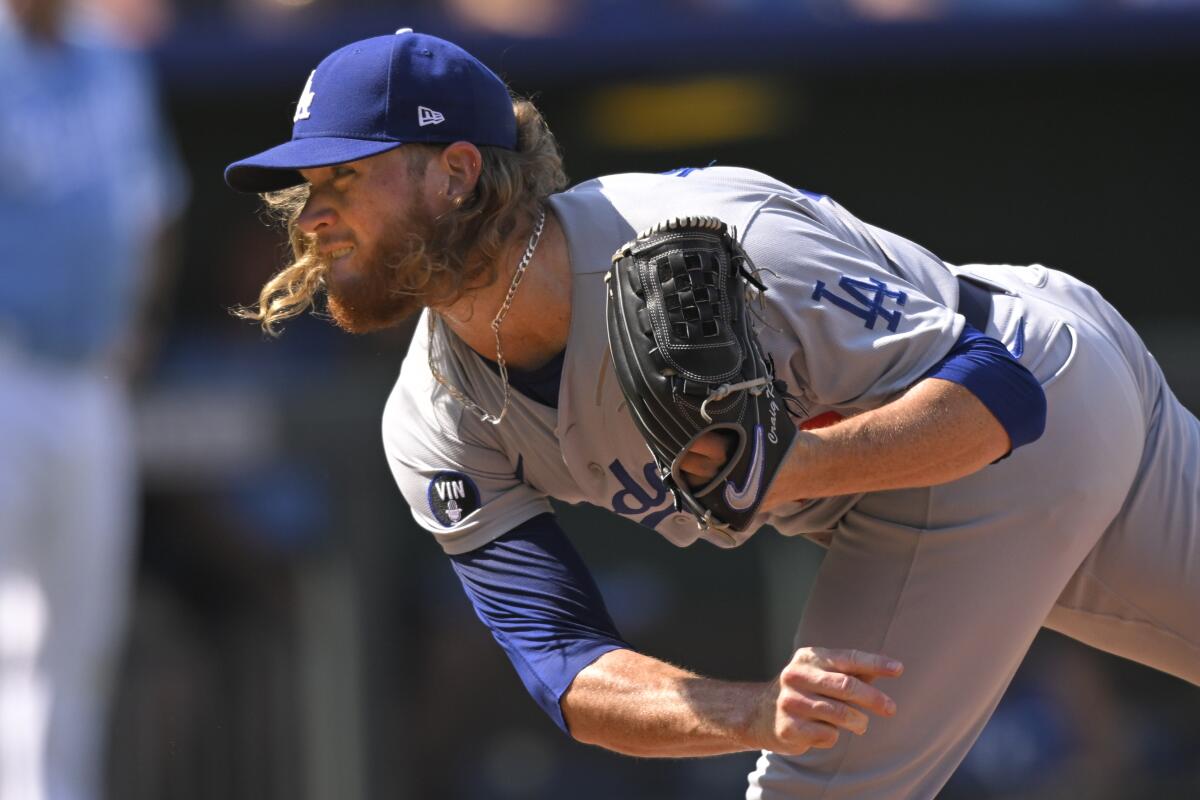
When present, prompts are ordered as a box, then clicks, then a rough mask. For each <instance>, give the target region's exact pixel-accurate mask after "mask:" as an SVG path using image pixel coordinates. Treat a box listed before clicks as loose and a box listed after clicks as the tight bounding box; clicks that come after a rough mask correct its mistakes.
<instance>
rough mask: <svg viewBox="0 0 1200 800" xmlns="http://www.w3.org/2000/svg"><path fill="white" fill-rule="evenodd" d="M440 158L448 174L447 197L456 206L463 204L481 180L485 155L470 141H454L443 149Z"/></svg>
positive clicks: (442, 166) (443, 168) (444, 170)
mask: <svg viewBox="0 0 1200 800" xmlns="http://www.w3.org/2000/svg"><path fill="white" fill-rule="evenodd" d="M438 160H439V162H440V164H439V166H441V168H442V171H443V172H444V173H445V175H446V198H447V199H448V200H449V201H450V203H452V204H453V205H455V206H457V205H460V204H462V203H463V202H465V201H466V198H467V197H469V196H470V195H471V193H472V192H474V191H475V185H476V184H477V183H478V182H479V172H480V170H481V169H482V168H483V155H482V154H481V153H480V152H479V148H478V147H476V146H475V145H473V144H471V143H470V142H454V143H453V144H450V145H447V146H446V148H445V149H443V150H442V152H441V154H440V155H439V157H438Z"/></svg>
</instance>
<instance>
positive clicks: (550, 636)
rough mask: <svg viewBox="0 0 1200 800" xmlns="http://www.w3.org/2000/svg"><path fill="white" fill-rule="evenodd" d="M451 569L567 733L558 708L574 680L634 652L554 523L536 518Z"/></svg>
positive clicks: (523, 677) (525, 680)
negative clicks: (607, 658)
mask: <svg viewBox="0 0 1200 800" xmlns="http://www.w3.org/2000/svg"><path fill="white" fill-rule="evenodd" d="M450 563H451V565H452V566H453V567H454V571H455V573H457V574H458V578H459V580H460V581H462V585H463V588H464V589H465V590H466V592H467V597H468V598H469V599H470V600H471V604H472V605H473V606H474V607H475V613H476V614H477V615H479V619H480V620H482V621H483V624H484V625H486V626H487V627H488V629H490V630H491V632H492V636H494V637H495V639H496V641H497V642H498V643H499V644H500V647H502V648H503V649H504V652H505V653H506V654H507V655H508V658H509V660H510V661H512V664H513V666H514V667H515V668H516V670H517V674H518V675H519V676H520V678H521V682H522V683H524V684H525V688H526V689H527V690H528V691H529V693H530V694H531V695H532V696H533V699H534V700H535V701H537V704H538V705H539V706H541V708H542V710H543V711H545V712H546V713H547V714H548V715H550V718H551V719H552V720H553V721H554V723H555V724H556V725H558V727H560V728H562V730H563V731H564V732H566V733H568V734H569V733H570V731H569V730H568V729H567V723H566V721H565V720H564V719H563V714H562V708H561V707H560V705H559V701H560V700H561V699H562V695H563V693H564V692H566V690H567V688H568V687H569V686H570V685H571V681H573V680H574V679H575V676H576V675H577V674H578V673H579V671H580V670H582V669H583V668H584V667H586V666H588V665H589V664H591V663H592V662H593V661H595V660H596V659H597V658H599V657H600V656H601V655H603V654H604V653H607V652H608V651H610V650H617V649H621V648H628V647H629V645H628V644H626V643H625V642H624V640H622V639H621V635H620V634H619V633H617V629H616V626H615V625H614V624H613V621H612V618H611V617H609V614H608V610H607V609H606V608H605V607H604V600H603V599H602V598H601V596H600V590H599V588H598V587H597V586H596V582H595V581H594V580H593V579H592V576H591V574H590V573H589V572H588V570H587V567H586V566H585V565H584V563H583V559H581V558H580V557H579V554H578V552H576V550H575V548H574V547H573V546H572V545H571V542H570V541H569V540H568V539H567V537H566V535H565V534H564V533H563V531H562V529H561V528H559V526H558V524H557V523H556V522H555V521H554V516H553V515H551V514H541V515H538V516H536V517H534V518H533V519H530V520H528V521H526V522H523V523H521V524H520V525H518V526H517V527H516V528H514V529H513V530H511V531H509V532H508V533H506V534H505V535H504V536H501V537H500V538H499V539H496V540H494V541H492V542H489V543H488V544H486V545H484V546H483V547H480V548H478V549H476V550H472V551H471V552H469V553H462V554H460V555H452V556H450Z"/></svg>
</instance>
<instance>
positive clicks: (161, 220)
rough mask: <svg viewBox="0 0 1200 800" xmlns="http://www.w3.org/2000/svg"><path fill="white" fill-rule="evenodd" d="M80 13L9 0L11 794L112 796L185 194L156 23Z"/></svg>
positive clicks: (0, 327)
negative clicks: (110, 720) (160, 332)
mask: <svg viewBox="0 0 1200 800" xmlns="http://www.w3.org/2000/svg"><path fill="white" fill-rule="evenodd" d="M83 10H84V9H79V8H75V7H68V4H67V3H66V2H65V0H0V231H2V233H0V237H2V238H3V241H4V243H5V251H6V252H5V255H6V260H5V265H6V274H5V276H4V281H3V283H2V284H0V417H2V418H3V420H4V432H3V436H2V442H3V446H0V800H43V798H45V799H47V800H92V799H93V798H97V797H99V796H100V795H101V786H102V781H101V777H102V776H101V773H102V769H101V765H102V755H103V741H104V729H105V710H106V706H107V703H108V699H109V694H110V684H111V678H112V668H113V665H114V662H115V660H116V656H117V655H118V652H119V647H118V645H119V643H120V634H121V631H122V628H123V624H122V623H123V619H124V609H125V604H126V598H127V593H128V588H129V586H128V584H129V568H130V564H131V555H132V544H133V541H134V531H135V527H136V524H135V523H136V517H137V513H136V508H137V504H136V500H137V482H136V472H135V457H134V452H133V442H132V437H131V420H130V404H129V383H130V380H131V378H132V376H133V374H134V372H135V370H136V367H137V364H138V362H139V360H140V358H139V353H141V352H143V348H144V343H145V339H144V337H142V336H140V335H139V334H140V333H141V331H140V330H139V328H140V327H141V326H140V323H139V322H138V320H139V318H140V316H141V311H142V310H143V308H144V307H145V301H146V299H147V298H148V296H149V295H150V294H151V292H152V290H153V287H154V286H155V285H156V281H155V279H154V278H153V276H154V275H155V274H156V272H157V271H158V266H159V265H158V263H157V261H158V260H159V258H158V256H159V250H160V247H161V244H162V242H163V241H164V236H163V234H164V231H165V229H166V226H167V224H168V223H169V222H170V221H171V220H172V218H173V217H175V216H176V215H177V213H178V212H179V210H180V207H181V198H182V195H183V191H182V188H183V187H182V178H181V173H180V168H179V166H178V164H177V162H176V160H175V159H174V155H173V150H172V148H171V145H170V144H169V143H168V141H167V139H166V137H165V135H164V131H163V127H162V123H161V120H160V116H159V111H158V108H157V101H156V97H155V91H154V86H153V81H152V79H151V76H150V74H149V71H148V67H147V65H146V63H145V61H144V59H143V57H142V56H141V55H140V54H139V53H138V52H137V51H136V50H135V49H133V48H132V47H131V46H130V45H132V44H134V43H138V42H143V41H145V38H146V37H145V35H144V34H145V33H146V31H149V30H151V28H148V27H147V28H143V29H142V30H141V32H138V33H136V35H131V36H129V37H123V40H122V41H120V42H118V41H117V40H116V38H115V36H114V31H116V30H118V29H120V26H119V25H100V24H97V23H96V21H97V20H100V19H104V17H103V13H104V9H103V8H101V7H99V6H97V7H95V8H92V9H88V11H89V12H90V13H89V14H88V15H83V14H79V15H78V16H76V14H77V12H80V11H83ZM109 19H111V20H113V21H114V22H117V23H119V22H120V21H121V20H120V18H118V17H110V18H109Z"/></svg>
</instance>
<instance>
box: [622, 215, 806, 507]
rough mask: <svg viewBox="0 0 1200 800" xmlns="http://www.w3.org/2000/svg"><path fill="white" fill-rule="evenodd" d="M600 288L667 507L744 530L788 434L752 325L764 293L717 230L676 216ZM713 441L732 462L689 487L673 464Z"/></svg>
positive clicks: (627, 250) (777, 385)
mask: <svg viewBox="0 0 1200 800" xmlns="http://www.w3.org/2000/svg"><path fill="white" fill-rule="evenodd" d="M605 281H606V283H607V284H608V344H609V349H610V351H611V352H612V358H613V365H614V366H615V368H616V374H617V378H618V379H619V381H620V384H621V391H622V392H623V393H624V394H625V399H626V401H627V402H628V404H629V409H630V412H631V413H632V414H633V419H634V422H635V423H636V424H637V427H638V430H639V431H641V433H642V435H643V436H644V437H645V438H646V444H647V445H648V446H649V448H650V452H651V453H652V454H653V456H654V460H655V462H656V463H657V464H658V471H659V475H660V476H661V477H662V480H663V483H665V484H666V486H667V488H669V489H670V490H671V493H672V495H673V496H674V498H675V507H676V508H677V509H678V510H681V511H690V512H691V513H693V514H694V515H695V516H696V518H697V520H698V521H699V524H700V526H701V527H702V528H704V527H710V526H711V527H715V528H719V529H722V530H726V531H741V530H744V529H745V528H746V527H747V526H748V525H749V524H750V521H751V519H752V518H753V517H754V515H755V513H756V512H757V510H758V507H759V505H760V503H761V502H762V499H763V497H764V496H765V495H766V493H767V487H769V486H770V484H771V480H772V478H773V477H774V476H775V472H776V470H777V469H778V467H779V463H780V462H781V461H782V460H783V457H784V454H785V453H786V452H787V450H788V447H789V446H790V445H791V443H792V439H793V438H794V437H795V435H796V426H795V424H794V423H793V422H792V420H791V418H790V417H789V416H788V412H787V409H786V405H785V403H784V402H783V398H784V397H785V396H786V393H785V392H784V386H783V383H782V381H776V379H775V374H774V367H773V365H772V363H771V361H770V359H769V358H767V357H764V355H763V352H762V350H761V349H760V347H759V344H758V338H757V336H756V335H755V333H754V328H753V326H752V324H751V315H750V313H749V303H748V298H747V294H748V292H749V291H751V290H750V286H754V287H755V288H756V289H757V290H758V291H760V292H761V291H765V290H766V289H765V287H764V286H763V285H762V284H761V283H760V282H759V281H758V279H757V278H756V277H755V273H754V269H753V266H752V265H751V263H750V259H749V258H748V257H747V256H746V253H745V252H744V251H743V250H742V248H741V246H740V245H739V244H738V242H737V240H736V239H735V238H734V235H733V234H732V233H731V232H730V230H729V229H728V227H727V226H726V225H725V223H724V222H722V221H721V220H719V219H715V218H713V217H683V218H679V219H673V220H669V221H667V222H663V223H660V224H658V225H656V226H654V227H653V228H651V229H650V230H648V231H646V232H644V233H642V234H641V235H640V236H638V237H637V238H636V239H634V240H633V241H632V242H629V243H628V244H626V245H625V246H623V247H622V248H621V249H620V250H618V251H617V252H616V254H615V255H614V256H613V266H612V268H611V269H610V270H609V273H608V275H607V276H606V277H605ZM710 431H719V432H725V433H726V435H727V436H729V437H730V438H731V439H732V440H733V447H732V451H731V454H730V457H729V459H728V460H727V461H726V463H725V466H724V467H723V468H722V469H721V470H719V471H718V473H717V475H716V476H715V477H714V478H713V479H712V480H710V481H709V482H708V483H706V484H705V485H704V486H699V487H694V488H693V487H690V486H689V485H688V483H687V480H686V479H685V476H684V475H683V474H682V473H681V471H680V461H681V459H682V457H683V455H684V454H685V453H686V452H687V451H688V449H689V448H690V447H691V445H692V443H693V442H694V441H695V440H696V439H697V438H699V437H700V436H702V435H703V434H705V433H708V432H710Z"/></svg>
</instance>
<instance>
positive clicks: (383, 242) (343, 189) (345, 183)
mask: <svg viewBox="0 0 1200 800" xmlns="http://www.w3.org/2000/svg"><path fill="white" fill-rule="evenodd" d="M412 163H413V162H412V160H411V157H410V154H409V153H406V152H404V148H403V147H397V148H395V149H393V150H389V151H387V152H385V153H382V154H381V155H378V156H373V157H371V158H366V159H363V160H361V161H351V162H348V163H346V164H338V165H335V166H332V167H319V168H315V169H306V170H301V174H302V175H303V176H304V178H305V180H307V181H308V182H309V183H310V184H311V190H310V194H309V199H308V202H307V203H306V204H305V206H304V210H303V212H301V214H300V217H299V219H298V220H297V225H299V227H300V229H301V230H302V231H304V232H305V233H308V234H311V235H313V236H315V237H316V239H317V249H318V251H319V252H320V253H321V257H322V258H323V259H325V260H326V261H327V262H328V265H329V269H328V271H327V272H326V278H325V282H326V289H327V291H328V295H329V312H330V314H331V316H332V317H333V319H334V322H336V323H337V324H338V326H340V327H341V328H343V329H345V330H347V331H350V332H351V333H367V332H369V331H374V330H380V329H383V328H388V327H391V326H393V325H395V324H397V323H398V322H400V321H402V320H404V319H405V318H407V317H409V316H411V315H412V314H414V313H416V312H417V311H419V310H420V309H421V308H422V306H423V305H424V304H423V303H422V298H421V296H420V295H419V294H414V293H413V289H414V286H413V276H414V275H418V276H419V275H421V274H423V273H424V267H425V265H426V264H427V263H428V259H427V254H426V252H425V245H426V243H427V242H428V241H429V239H430V231H431V229H432V226H433V211H432V210H431V209H430V208H429V207H428V204H427V202H426V194H427V193H426V190H425V186H424V184H425V171H424V170H420V171H414V169H413V167H412ZM417 163H418V164H421V165H423V164H424V162H423V161H419V162H417Z"/></svg>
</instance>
